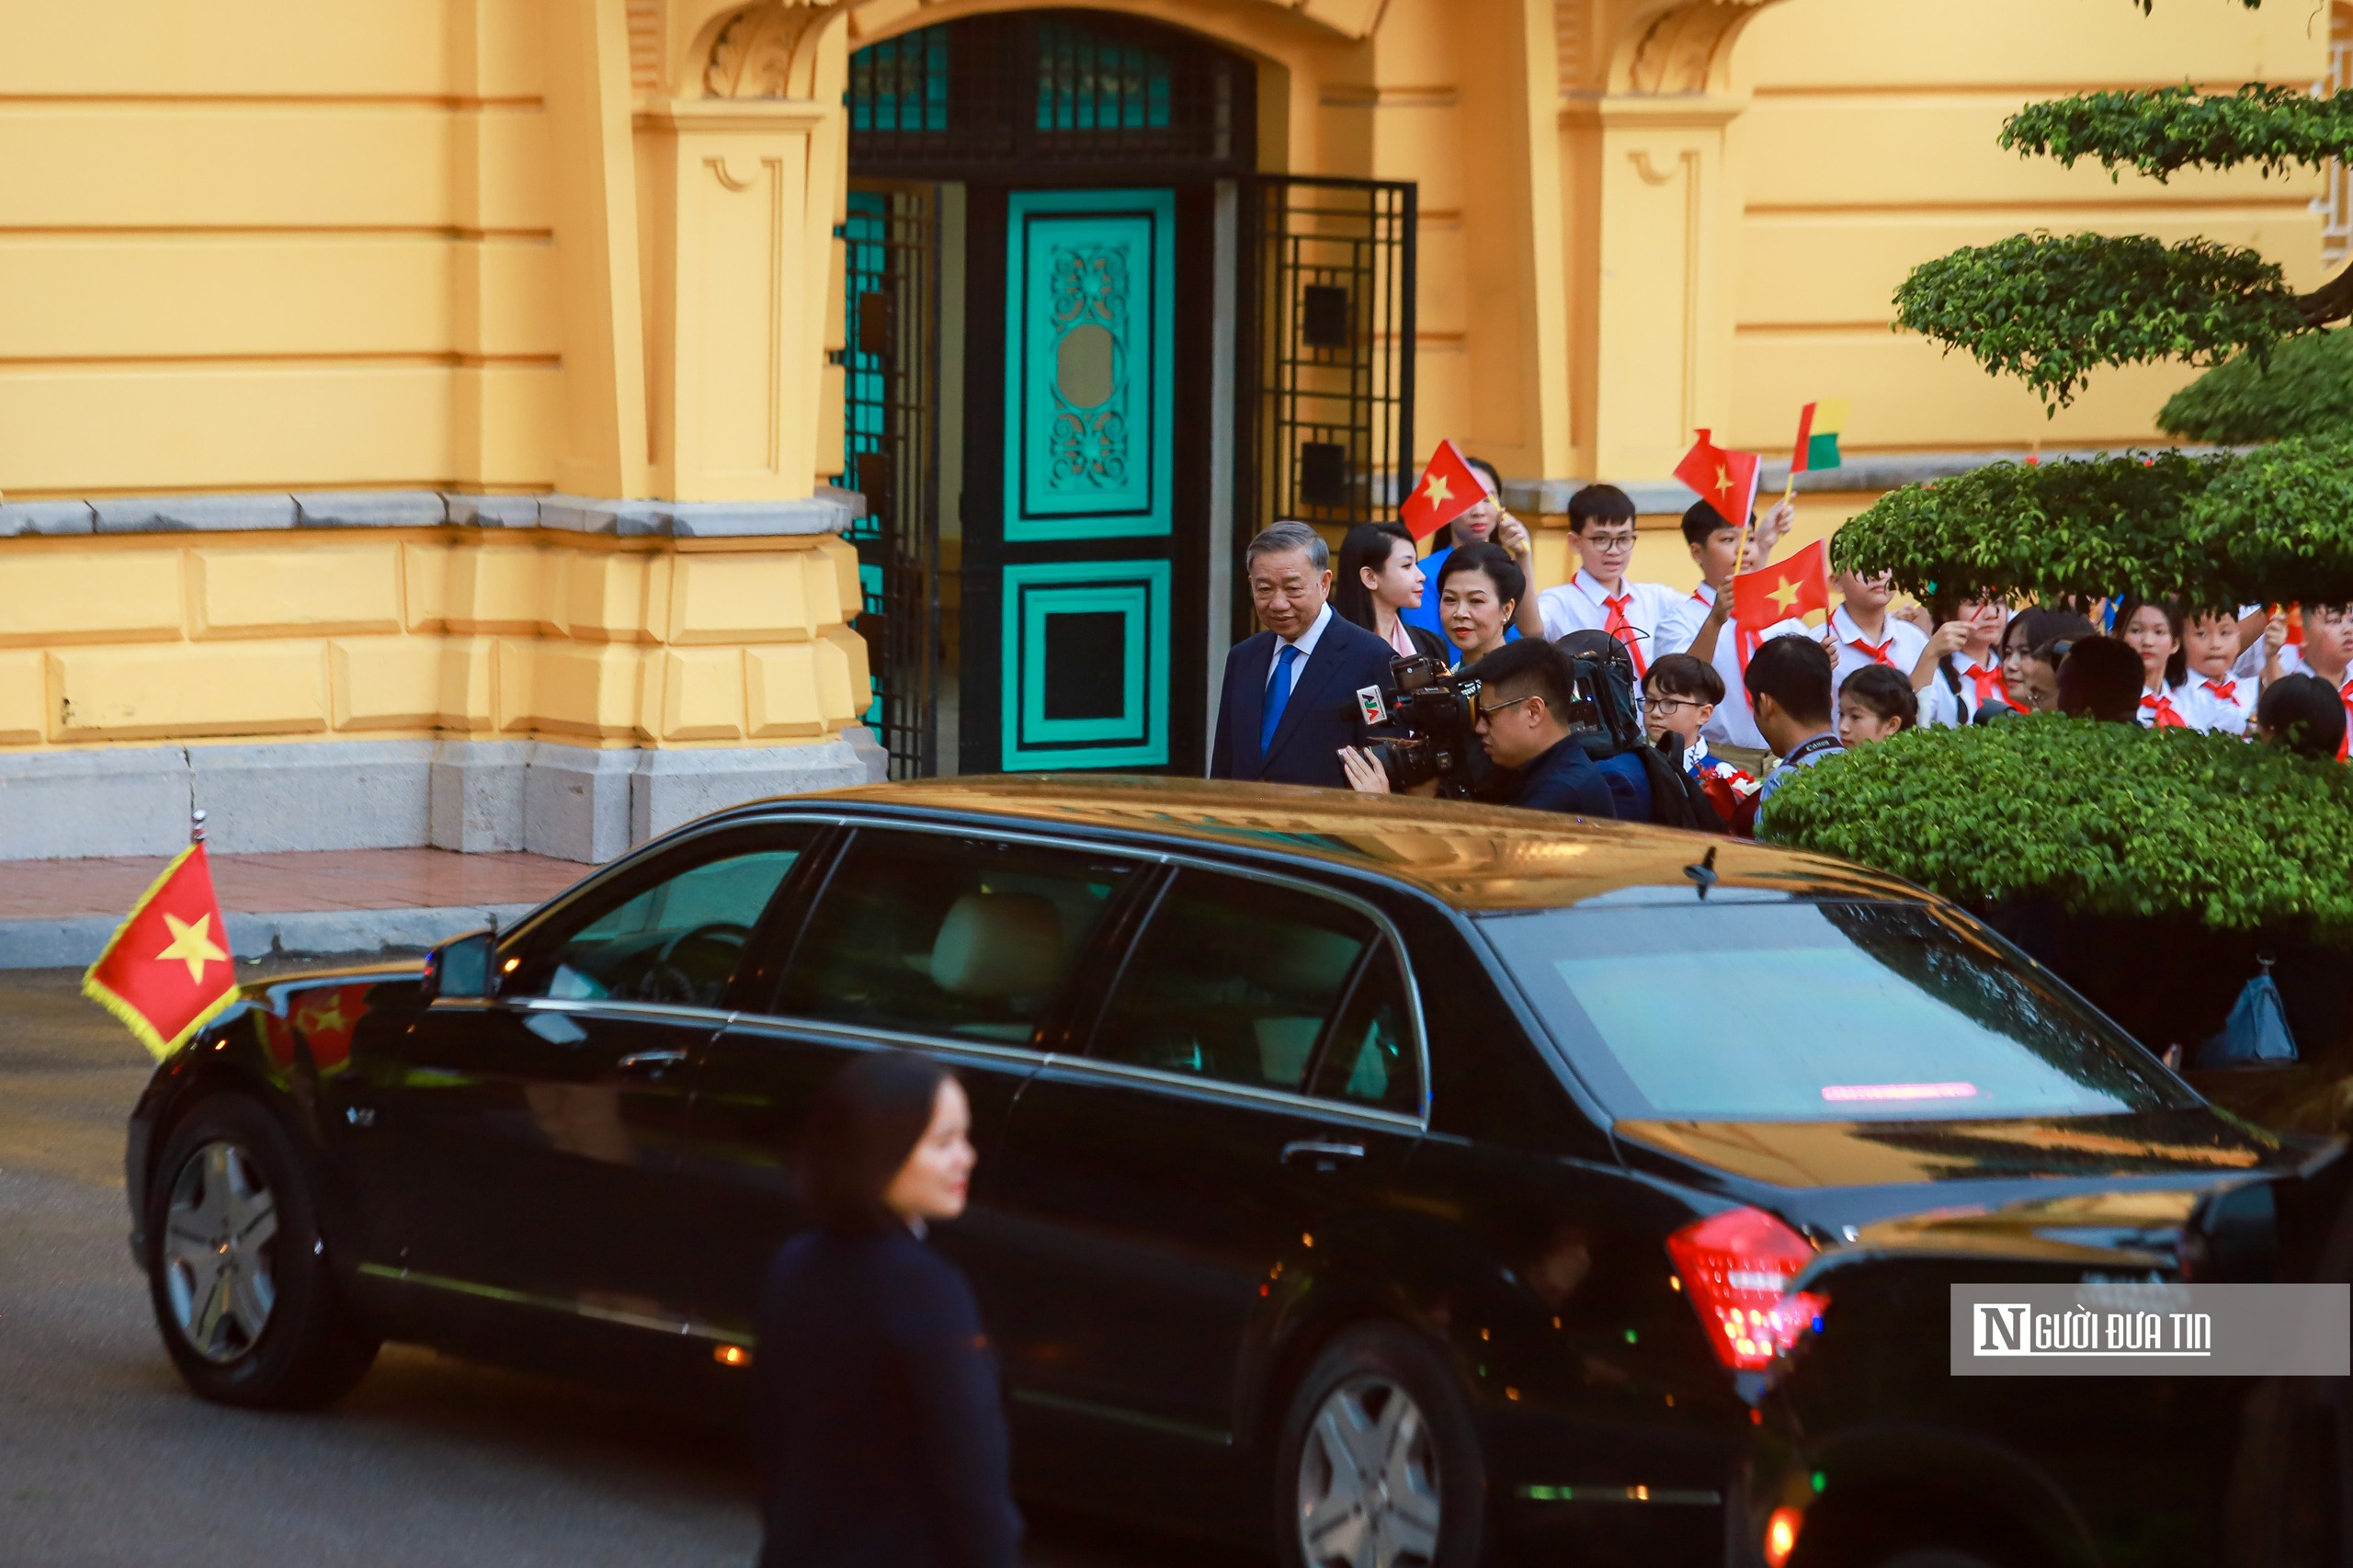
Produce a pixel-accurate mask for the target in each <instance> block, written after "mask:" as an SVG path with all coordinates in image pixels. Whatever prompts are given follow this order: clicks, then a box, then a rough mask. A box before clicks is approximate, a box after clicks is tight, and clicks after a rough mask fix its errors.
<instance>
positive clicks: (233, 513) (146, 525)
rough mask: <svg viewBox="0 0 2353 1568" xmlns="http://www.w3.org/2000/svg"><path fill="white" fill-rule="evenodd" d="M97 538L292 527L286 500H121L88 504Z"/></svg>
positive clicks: (147, 497)
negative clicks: (98, 533)
mask: <svg viewBox="0 0 2353 1568" xmlns="http://www.w3.org/2000/svg"><path fill="white" fill-rule="evenodd" d="M90 506H91V509H92V510H93V511H94V512H96V513H97V521H98V532H100V533H102V534H147V533H244V532H248V531H251V530H254V529H262V528H292V527H293V526H294V510H295V509H294V497H293V496H291V495H126V496H112V497H108V499H106V500H103V501H93V502H91V503H90Z"/></svg>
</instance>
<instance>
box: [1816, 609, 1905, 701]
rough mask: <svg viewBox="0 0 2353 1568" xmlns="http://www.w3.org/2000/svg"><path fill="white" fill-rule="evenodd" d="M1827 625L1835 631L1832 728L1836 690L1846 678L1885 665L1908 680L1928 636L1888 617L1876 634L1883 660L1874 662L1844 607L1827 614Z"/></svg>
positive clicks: (1842, 684) (1891, 616) (1858, 629)
mask: <svg viewBox="0 0 2353 1568" xmlns="http://www.w3.org/2000/svg"><path fill="white" fill-rule="evenodd" d="M1830 624H1831V625H1832V626H1834V627H1836V629H1837V631H1838V662H1837V664H1836V665H1835V666H1833V668H1832V669H1831V671H1830V721H1831V723H1832V724H1833V725H1834V726H1835V725H1836V723H1837V722H1838V688H1839V687H1842V686H1844V685H1846V684H1847V676H1850V675H1853V674H1854V673H1855V672H1856V671H1857V670H1859V669H1861V668H1862V667H1863V666H1864V665H1876V664H1885V665H1890V666H1891V667H1893V669H1894V670H1895V672H1896V673H1897V674H1899V675H1901V676H1903V677H1904V679H1905V680H1907V681H1908V680H1910V679H1911V678H1912V666H1913V665H1916V664H1918V663H1919V662H1920V655H1921V653H1923V652H1925V651H1926V650H1927V646H1928V634H1927V632H1925V631H1921V630H1920V629H1919V628H1918V627H1916V626H1915V625H1913V624H1912V623H1911V622H1910V621H1908V620H1898V619H1896V618H1895V617H1894V616H1893V615H1890V616H1889V617H1888V618H1887V619H1886V621H1885V622H1884V625H1885V628H1886V630H1884V631H1881V633H1880V634H1879V643H1878V645H1879V646H1880V647H1881V648H1882V649H1884V650H1885V654H1886V656H1885V657H1884V658H1880V659H1875V658H1873V657H1871V655H1870V653H1868V652H1866V651H1865V648H1864V646H1863V645H1864V644H1868V643H1870V641H1871V640H1870V638H1868V637H1865V636H1864V635H1863V633H1862V629H1861V628H1860V627H1859V626H1857V625H1856V624H1855V622H1854V619H1853V618H1851V617H1850V616H1848V615H1847V607H1846V606H1845V605H1840V606H1839V607H1838V608H1836V609H1834V610H1832V611H1831V612H1830Z"/></svg>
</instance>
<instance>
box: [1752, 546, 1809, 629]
mask: <svg viewBox="0 0 2353 1568" xmlns="http://www.w3.org/2000/svg"><path fill="white" fill-rule="evenodd" d="M1817 609H1818V610H1821V611H1823V612H1824V614H1827V613H1828V612H1829V609H1830V552H1829V551H1828V550H1827V549H1826V548H1824V543H1823V541H1822V540H1814V541H1813V543H1812V544H1809V545H1807V546H1806V547H1805V548H1804V549H1803V550H1801V551H1798V552H1797V553H1796V554H1795V555H1792V556H1790V558H1789V559H1788V560H1787V561H1779V562H1774V563H1773V564H1772V565H1770V566H1760V567H1758V568H1757V569H1756V571H1754V572H1743V573H1741V574H1739V575H1738V576H1736V577H1734V578H1733V580H1732V613H1733V619H1734V620H1737V621H1738V622H1740V624H1741V626H1742V628H1743V629H1744V630H1746V631H1764V630H1765V629H1766V628H1767V627H1768V626H1770V625H1772V624H1773V623H1774V622H1775V621H1779V620H1788V619H1791V618H1792V617H1795V616H1803V615H1806V614H1809V613H1811V612H1812V611H1814V610H1817Z"/></svg>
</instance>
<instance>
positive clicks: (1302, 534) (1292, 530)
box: [1242, 522, 1332, 572]
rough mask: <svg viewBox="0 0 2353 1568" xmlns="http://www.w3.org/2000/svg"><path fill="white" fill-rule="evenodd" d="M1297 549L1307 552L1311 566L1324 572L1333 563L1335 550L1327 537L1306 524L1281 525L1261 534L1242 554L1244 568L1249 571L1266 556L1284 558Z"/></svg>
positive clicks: (1311, 568)
mask: <svg viewBox="0 0 2353 1568" xmlns="http://www.w3.org/2000/svg"><path fill="white" fill-rule="evenodd" d="M1294 550H1303V551H1306V552H1307V566H1308V570H1310V571H1312V572H1321V571H1324V569H1325V568H1327V567H1329V566H1330V565H1331V564H1332V548H1331V546H1329V545H1327V544H1325V543H1324V536H1323V535H1322V534H1320V533H1317V532H1316V531H1315V530H1314V529H1313V528H1309V527H1308V526H1307V525H1306V524H1305V523H1294V522H1280V523H1276V524H1274V525H1272V526H1271V527H1269V528H1266V529H1264V530H1263V531H1261V532H1260V533H1259V535H1258V537H1257V538H1256V539H1254V540H1251V541H1250V545H1249V548H1248V549H1246V550H1245V551H1243V552H1242V569H1243V570H1244V571H1245V572H1247V571H1249V570H1250V568H1252V567H1253V566H1256V564H1257V563H1258V557H1260V556H1262V555H1282V554H1287V553H1288V552H1290V551H1294Z"/></svg>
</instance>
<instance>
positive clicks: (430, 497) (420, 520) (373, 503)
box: [294, 490, 449, 528]
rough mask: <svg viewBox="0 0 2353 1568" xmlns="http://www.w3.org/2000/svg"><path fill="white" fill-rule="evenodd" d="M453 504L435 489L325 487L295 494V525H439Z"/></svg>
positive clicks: (389, 526)
mask: <svg viewBox="0 0 2353 1568" xmlns="http://www.w3.org/2000/svg"><path fill="white" fill-rule="evenodd" d="M448 521H449V504H448V503H447V502H445V501H443V500H442V499H441V494H440V493H439V492H438V491H434V490H321V491H312V492H309V493H307V494H306V493H303V492H301V491H297V492H296V493H295V495H294V526H295V527H297V528H439V527H440V526H441V525H442V524H443V523H446V522H448Z"/></svg>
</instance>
